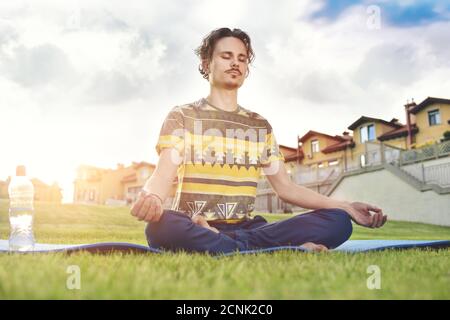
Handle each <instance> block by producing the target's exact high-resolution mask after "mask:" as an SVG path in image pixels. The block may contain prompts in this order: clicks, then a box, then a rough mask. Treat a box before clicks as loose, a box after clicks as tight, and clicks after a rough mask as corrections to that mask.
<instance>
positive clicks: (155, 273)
mask: <svg viewBox="0 0 450 320" xmlns="http://www.w3.org/2000/svg"><path fill="white" fill-rule="evenodd" d="M264 216H265V217H266V218H267V219H268V220H269V221H276V220H279V219H285V218H288V217H290V216H289V215H264ZM35 218H36V219H35V235H36V238H37V240H38V242H41V243H43V242H45V243H91V242H97V241H124V242H133V243H140V244H145V243H146V241H145V238H144V234H143V230H144V224H143V223H142V222H138V221H136V220H135V219H134V218H132V217H131V216H130V215H129V213H128V209H126V208H109V207H105V206H82V205H54V204H46V203H37V204H36V216H35ZM8 233H9V225H8V213H7V202H6V201H4V200H3V201H1V200H0V238H1V239H6V238H7V237H8ZM352 239H450V228H448V227H439V226H432V225H426V224H420V223H407V222H399V221H389V222H388V223H387V224H386V225H385V226H384V227H383V228H382V229H378V230H372V229H366V228H361V227H359V226H355V227H354V233H353V235H352ZM449 258H450V250H448V249H445V250H439V251H431V250H407V251H384V252H369V253H360V254H346V253H337V252H335V253H321V254H313V253H300V252H277V253H274V254H259V255H246V256H232V257H227V258H222V259H213V258H211V257H209V256H207V255H202V254H193V255H188V254H184V253H180V254H167V255H163V256H159V255H133V254H120V253H117V254H110V255H106V256H101V255H91V254H87V253H77V254H73V255H65V254H62V253H53V254H38V255H17V254H0V299H317V298H319V299H449V298H450V269H449V265H450V263H449V262H450V259H449ZM70 265H77V266H79V267H80V270H81V289H80V290H69V289H67V287H66V281H67V279H68V277H69V274H68V273H67V267H68V266H70ZM369 265H377V266H379V267H380V270H381V289H380V290H369V289H368V288H367V286H366V281H367V278H368V277H369V276H370V274H368V273H367V267H368V266H369Z"/></svg>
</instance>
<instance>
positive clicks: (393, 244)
mask: <svg viewBox="0 0 450 320" xmlns="http://www.w3.org/2000/svg"><path fill="white" fill-rule="evenodd" d="M449 247H450V240H348V241H346V242H344V243H343V244H342V245H340V246H339V247H337V248H335V249H332V250H330V251H331V252H334V251H336V252H353V253H356V252H368V251H380V250H387V249H397V250H404V249H412V248H423V249H424V248H431V249H442V248H449ZM281 250H291V251H292V250H294V251H303V252H308V251H309V250H307V249H305V248H303V247H301V246H281V247H272V248H265V249H256V250H246V251H239V252H237V251H236V252H230V253H223V254H220V255H222V256H230V255H236V254H254V253H270V252H275V251H281ZM79 251H84V252H90V253H94V254H106V253H111V252H123V253H164V251H162V250H159V249H157V248H149V247H148V246H143V245H139V244H134V243H126V242H100V243H92V244H43V243H37V244H36V245H35V248H34V251H27V252H20V253H22V254H28V253H32V254H36V253H50V252H66V253H74V252H79ZM8 252H9V244H8V240H0V253H8Z"/></svg>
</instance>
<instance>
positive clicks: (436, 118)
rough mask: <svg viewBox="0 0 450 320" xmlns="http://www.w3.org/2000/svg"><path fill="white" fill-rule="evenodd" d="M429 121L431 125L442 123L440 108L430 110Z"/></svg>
mask: <svg viewBox="0 0 450 320" xmlns="http://www.w3.org/2000/svg"><path fill="white" fill-rule="evenodd" d="M428 123H429V124H430V126H435V125H437V124H441V115H440V114H439V110H431V111H428Z"/></svg>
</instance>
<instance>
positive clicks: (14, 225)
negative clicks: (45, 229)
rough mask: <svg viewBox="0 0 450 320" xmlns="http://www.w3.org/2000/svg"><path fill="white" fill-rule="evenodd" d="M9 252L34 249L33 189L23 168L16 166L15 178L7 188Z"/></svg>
mask: <svg viewBox="0 0 450 320" xmlns="http://www.w3.org/2000/svg"><path fill="white" fill-rule="evenodd" d="M8 193H9V222H10V226H11V233H10V237H9V250H10V251H31V250H33V249H34V243H35V241H34V235H33V217H34V206H33V198H34V187H33V184H32V183H31V181H30V180H29V179H28V178H27V176H26V170H25V167H24V166H18V167H17V169H16V176H15V177H12V178H11V181H10V183H9V186H8Z"/></svg>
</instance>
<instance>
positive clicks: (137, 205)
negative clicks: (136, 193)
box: [131, 198, 144, 217]
mask: <svg viewBox="0 0 450 320" xmlns="http://www.w3.org/2000/svg"><path fill="white" fill-rule="evenodd" d="M143 203H144V199H142V198H140V199H139V200H138V201H136V202H135V203H134V205H133V207H132V208H131V214H132V215H133V216H135V217H136V216H137V214H138V213H139V210H141V207H142V204H143Z"/></svg>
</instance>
